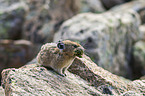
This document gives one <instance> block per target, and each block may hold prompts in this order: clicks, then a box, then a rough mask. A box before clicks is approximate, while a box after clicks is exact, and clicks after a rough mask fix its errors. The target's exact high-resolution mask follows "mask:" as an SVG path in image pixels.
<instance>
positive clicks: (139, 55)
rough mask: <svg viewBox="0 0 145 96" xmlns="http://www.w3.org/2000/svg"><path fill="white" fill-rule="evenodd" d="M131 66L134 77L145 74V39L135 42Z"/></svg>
mask: <svg viewBox="0 0 145 96" xmlns="http://www.w3.org/2000/svg"><path fill="white" fill-rule="evenodd" d="M131 67H132V69H133V79H136V78H140V77H141V76H143V75H145V41H138V42H136V43H135V45H134V47H133V58H132V62H131Z"/></svg>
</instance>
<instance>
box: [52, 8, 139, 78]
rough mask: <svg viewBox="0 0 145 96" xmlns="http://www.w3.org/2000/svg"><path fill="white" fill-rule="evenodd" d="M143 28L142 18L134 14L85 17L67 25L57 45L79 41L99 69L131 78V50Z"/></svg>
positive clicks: (89, 14)
mask: <svg viewBox="0 0 145 96" xmlns="http://www.w3.org/2000/svg"><path fill="white" fill-rule="evenodd" d="M139 25H140V19H139V16H138V14H137V13H136V12H134V11H133V10H127V11H124V12H106V13H103V14H92V13H84V14H79V15H77V16H75V17H73V18H71V19H69V20H67V21H66V22H64V23H63V25H62V26H61V28H60V30H59V31H58V32H57V33H56V34H55V37H54V41H55V42H56V41H58V40H59V39H70V40H73V41H78V42H80V44H81V45H83V46H84V48H85V49H86V52H87V53H88V55H89V56H90V57H91V59H92V60H93V61H95V62H96V63H97V64H98V65H99V66H101V67H103V68H105V69H107V70H109V71H110V72H113V73H114V74H117V75H122V76H125V77H127V75H129V74H130V69H129V66H128V62H129V60H130V52H131V47H132V46H133V43H134V42H135V41H136V40H137V39H138V34H139V30H138V27H139Z"/></svg>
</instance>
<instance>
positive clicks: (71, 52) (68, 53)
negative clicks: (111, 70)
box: [37, 40, 84, 76]
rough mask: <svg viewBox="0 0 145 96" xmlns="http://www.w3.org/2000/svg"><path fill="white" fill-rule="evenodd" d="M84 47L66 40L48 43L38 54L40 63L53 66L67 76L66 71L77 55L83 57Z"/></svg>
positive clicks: (59, 72)
mask: <svg viewBox="0 0 145 96" xmlns="http://www.w3.org/2000/svg"><path fill="white" fill-rule="evenodd" d="M83 54H84V48H83V47H82V46H81V45H80V44H78V43H76V42H73V41H70V40H64V41H59V42H58V43H57V44H56V43H46V44H45V45H43V46H42V47H41V50H40V52H39V53H38V55H37V61H38V63H40V64H42V65H44V66H46V67H51V68H52V69H53V70H54V71H56V72H57V73H58V74H60V75H61V76H66V74H65V71H66V70H67V69H68V68H69V66H70V65H71V64H72V62H73V61H74V59H75V57H76V56H77V57H80V58H81V57H82V55H83Z"/></svg>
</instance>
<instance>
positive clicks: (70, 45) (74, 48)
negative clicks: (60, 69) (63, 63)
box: [57, 40, 84, 58]
mask: <svg viewBox="0 0 145 96" xmlns="http://www.w3.org/2000/svg"><path fill="white" fill-rule="evenodd" d="M57 47H58V48H59V49H60V50H62V51H63V52H64V53H65V54H67V55H69V56H77V57H80V58H81V57H82V55H83V54H84V48H83V47H82V46H81V45H80V44H78V43H76V42H73V41H70V40H64V41H59V42H58V43H57Z"/></svg>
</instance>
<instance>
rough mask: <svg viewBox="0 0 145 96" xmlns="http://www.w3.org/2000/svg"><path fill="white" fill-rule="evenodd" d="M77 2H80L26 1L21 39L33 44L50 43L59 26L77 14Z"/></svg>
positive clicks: (76, 0) (78, 0) (77, 0)
mask: <svg viewBox="0 0 145 96" xmlns="http://www.w3.org/2000/svg"><path fill="white" fill-rule="evenodd" d="M72 2H73V3H72ZM78 2H80V0H67V1H66V0H61V1H56V0H43V1H42V0H41V1H39V0H27V1H26V4H27V5H28V6H29V11H28V12H27V15H26V19H25V22H24V26H23V38H25V39H27V40H30V41H32V42H33V43H44V42H52V39H53V35H54V33H55V31H57V30H58V29H59V26H60V25H61V24H62V23H63V22H64V21H65V20H67V19H69V18H71V17H72V16H74V15H75V14H77V13H78V10H79V8H78V4H80V3H78Z"/></svg>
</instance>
